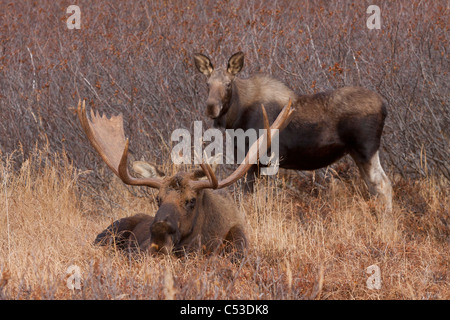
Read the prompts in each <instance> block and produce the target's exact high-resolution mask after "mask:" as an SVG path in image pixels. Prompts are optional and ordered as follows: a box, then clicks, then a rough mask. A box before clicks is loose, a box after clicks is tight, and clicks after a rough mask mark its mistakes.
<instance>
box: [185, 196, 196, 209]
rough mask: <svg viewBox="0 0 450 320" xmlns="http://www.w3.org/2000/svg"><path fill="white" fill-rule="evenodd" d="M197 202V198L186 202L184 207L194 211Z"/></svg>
mask: <svg viewBox="0 0 450 320" xmlns="http://www.w3.org/2000/svg"><path fill="white" fill-rule="evenodd" d="M195 201H196V199H195V198H192V199H188V200H186V201H185V202H184V205H185V206H186V207H187V208H189V209H193V208H194V206H195Z"/></svg>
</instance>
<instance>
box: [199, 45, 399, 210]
mask: <svg viewBox="0 0 450 320" xmlns="http://www.w3.org/2000/svg"><path fill="white" fill-rule="evenodd" d="M194 62H195V66H196V68H197V69H198V71H200V72H201V73H202V74H204V75H205V76H206V77H207V83H208V87H209V93H208V98H207V100H206V115H207V116H208V117H210V118H211V119H213V120H214V124H213V126H214V127H216V128H224V129H238V128H241V129H243V130H247V129H250V128H253V129H258V128H262V125H263V118H262V113H261V112H260V110H259V105H261V104H264V106H265V108H266V110H267V113H268V117H269V120H272V119H274V118H275V117H276V116H277V115H278V113H279V112H280V110H281V109H282V108H283V106H284V105H286V103H287V102H288V101H289V100H292V103H293V106H294V109H295V113H294V114H293V117H292V120H291V121H290V122H289V124H288V125H287V127H286V128H285V129H284V130H283V131H281V132H280V136H279V139H280V140H279V141H280V143H279V158H280V163H279V165H280V167H281V168H285V169H294V170H315V169H319V168H322V167H325V166H328V165H330V164H332V163H334V162H335V161H337V160H338V159H340V158H342V157H343V156H344V155H346V154H350V156H351V157H352V158H353V160H354V161H355V163H356V165H357V166H358V168H359V171H360V174H361V176H362V178H363V179H364V181H365V183H366V184H367V186H368V189H369V192H370V193H371V194H373V195H376V196H380V198H382V200H383V202H384V204H385V208H386V209H387V210H388V211H390V210H392V187H391V183H390V181H389V179H388V177H387V176H386V174H385V172H384V170H383V168H382V167H381V164H380V159H379V147H380V138H381V134H382V131H383V127H384V120H385V118H386V116H387V110H386V104H385V103H384V102H383V99H382V98H381V97H380V96H379V95H378V94H376V93H374V92H372V91H370V90H368V89H365V88H360V87H343V88H340V89H337V90H333V91H326V92H320V93H317V94H311V95H297V94H296V93H295V92H294V91H292V90H291V89H290V88H288V87H287V86H286V85H284V84H283V83H282V82H280V81H278V80H276V79H274V78H272V77H270V76H267V75H262V74H258V75H255V76H252V77H250V78H248V79H241V78H239V77H237V76H236V75H237V74H238V73H239V72H240V71H241V69H242V67H243V65H244V54H243V53H242V52H237V53H235V54H233V55H232V56H231V57H230V58H229V60H228V64H227V66H226V67H225V68H224V67H220V68H217V69H215V68H214V66H213V64H212V63H211V60H210V59H209V58H208V57H207V56H205V55H203V54H200V53H197V54H194ZM255 174H256V175H257V176H258V175H259V166H257V165H254V166H253V168H251V169H250V170H249V172H248V175H249V177H248V181H249V185H250V189H252V185H253V182H254V175H255Z"/></svg>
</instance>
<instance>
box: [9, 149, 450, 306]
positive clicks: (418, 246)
mask: <svg viewBox="0 0 450 320" xmlns="http://www.w3.org/2000/svg"><path fill="white" fill-rule="evenodd" d="M54 158H55V159H56V160H55V161H54V162H53V163H49V162H48V161H47V160H45V159H47V157H46V155H45V152H42V151H41V152H35V153H34V156H33V157H31V158H30V159H29V160H28V161H25V162H24V163H23V164H22V167H21V169H20V170H19V171H17V172H15V171H13V170H12V169H11V167H12V163H11V161H10V160H8V159H6V160H4V161H2V163H1V168H0V172H1V182H2V184H1V191H2V192H1V196H0V257H1V260H0V299H173V298H174V299H308V298H311V295H313V296H314V297H315V298H320V299H449V298H450V287H449V281H450V280H449V279H450V277H449V270H450V268H449V263H450V260H449V251H448V246H449V241H450V240H449V239H450V238H449V236H450V234H449V228H448V223H449V221H450V220H449V211H448V208H449V197H448V189H446V188H445V185H444V187H443V186H442V185H440V184H439V183H438V182H439V181H436V179H435V178H427V179H423V180H421V181H404V180H401V179H399V180H398V181H397V182H395V184H394V190H395V207H394V211H393V213H392V214H383V213H382V212H377V209H376V202H374V201H372V200H368V199H365V198H366V190H365V187H364V186H363V184H362V183H361V182H360V181H359V179H357V178H356V176H355V175H354V174H353V173H350V174H349V175H348V176H349V178H347V179H344V178H342V176H345V174H344V175H341V178H339V177H338V176H336V175H331V174H330V175H328V179H327V181H318V182H319V183H320V184H321V185H323V186H325V188H324V189H320V188H319V189H317V185H318V184H317V183H316V184H315V185H313V184H311V181H310V180H309V179H305V178H303V179H300V178H299V177H298V176H295V177H292V176H288V175H287V174H284V175H281V176H280V179H278V180H273V179H269V180H261V181H259V184H258V186H257V190H256V192H255V193H254V194H253V195H250V196H248V197H245V200H243V199H244V197H243V195H242V193H241V192H240V191H236V190H235V192H234V196H235V200H236V201H237V203H238V204H239V206H240V209H241V210H244V211H245V213H246V215H247V219H248V223H249V230H248V233H249V238H250V248H249V255H248V257H247V258H246V260H245V261H244V263H242V264H241V265H233V264H232V263H231V262H230V261H229V259H227V258H226V257H220V256H210V257H205V256H193V257H189V258H183V259H176V258H174V257H165V256H161V257H149V256H142V257H134V258H132V257H129V256H126V255H124V254H121V253H119V252H115V251H114V250H105V249H104V248H99V247H95V246H93V245H92V241H93V239H94V237H95V235H96V234H97V233H98V232H100V231H102V230H103V229H104V228H105V227H106V226H107V225H108V224H109V223H110V222H111V221H112V220H113V219H116V218H119V217H124V216H127V215H131V214H134V213H137V212H154V211H155V204H154V200H153V197H152V195H153V191H150V192H148V197H144V196H143V195H144V193H140V192H137V191H136V190H135V189H128V188H125V187H123V186H122V185H121V184H120V183H117V181H116V180H115V179H113V180H112V181H111V182H110V183H109V184H108V185H107V186H106V187H105V189H103V190H96V191H95V192H92V190H90V191H89V192H91V193H89V192H88V190H87V189H83V188H84V187H83V184H82V183H80V181H81V180H82V179H83V177H85V176H87V177H89V176H90V175H91V173H89V172H80V171H78V170H77V169H75V168H74V167H73V166H72V165H71V164H70V162H69V161H68V160H67V158H66V156H64V155H56V156H55V157H54ZM89 179H91V177H89ZM316 182H317V179H316ZM130 191H131V192H133V194H132V193H131V192H130ZM374 264H375V265H377V266H379V267H380V270H381V280H382V287H381V289H380V290H373V289H372V290H371V289H368V288H367V285H366V281H367V279H368V277H369V275H368V274H366V269H367V267H369V266H371V265H374ZM71 265H77V266H79V268H80V271H81V278H82V281H81V289H80V290H73V291H72V290H69V289H68V287H67V283H66V281H67V279H68V278H69V276H70V274H67V269H68V267H69V266H71ZM320 270H323V287H322V290H321V291H320V292H319V293H318V294H317V295H316V294H315V293H317V292H314V291H315V288H314V287H315V286H317V285H318V279H320V276H319V273H320Z"/></svg>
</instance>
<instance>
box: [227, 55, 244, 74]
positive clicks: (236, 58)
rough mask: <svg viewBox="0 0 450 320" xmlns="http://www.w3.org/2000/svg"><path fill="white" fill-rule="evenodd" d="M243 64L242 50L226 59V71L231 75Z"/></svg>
mask: <svg viewBox="0 0 450 320" xmlns="http://www.w3.org/2000/svg"><path fill="white" fill-rule="evenodd" d="M243 66H244V53H243V52H242V51H239V52H236V53H235V54H233V55H232V56H231V57H230V59H229V60H228V65H227V71H228V72H229V73H231V74H232V75H233V76H234V75H236V74H237V73H238V72H239V71H241V69H242V67H243Z"/></svg>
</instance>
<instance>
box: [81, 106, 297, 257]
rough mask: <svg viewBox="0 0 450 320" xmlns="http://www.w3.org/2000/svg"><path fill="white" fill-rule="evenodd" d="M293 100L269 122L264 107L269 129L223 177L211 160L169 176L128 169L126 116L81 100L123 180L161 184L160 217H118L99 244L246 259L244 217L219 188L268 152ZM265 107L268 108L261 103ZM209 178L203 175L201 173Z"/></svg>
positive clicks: (91, 135) (93, 136)
mask: <svg viewBox="0 0 450 320" xmlns="http://www.w3.org/2000/svg"><path fill="white" fill-rule="evenodd" d="M290 106H291V105H290V104H288V105H287V106H286V107H285V108H284V109H283V111H282V112H281V113H280V114H279V116H278V117H277V119H276V120H275V121H274V122H273V124H272V126H270V127H269V122H268V120H267V115H266V112H265V110H263V113H264V114H265V115H266V116H265V124H266V126H265V128H266V131H265V132H266V133H265V134H264V135H262V136H261V137H259V139H258V140H257V141H255V143H254V144H253V145H252V147H251V148H250V150H249V151H248V153H247V156H246V158H245V160H244V161H243V162H242V164H241V165H240V166H239V167H237V169H236V170H235V171H234V172H233V173H232V174H230V175H229V176H228V177H227V178H225V179H223V180H220V181H219V180H218V179H217V177H216V176H215V174H214V171H213V170H212V168H211V166H210V165H209V164H208V163H202V164H201V165H200V167H201V169H198V170H194V171H192V172H178V173H176V174H175V175H173V176H170V177H164V176H163V174H162V173H161V172H159V171H158V170H156V167H154V166H153V165H151V164H149V163H146V162H142V161H136V162H134V163H133V169H134V171H136V172H137V173H139V174H140V175H141V176H142V177H141V178H136V177H133V176H131V175H130V173H129V171H128V144H129V141H128V139H125V134H124V128H123V116H122V114H120V115H118V116H112V117H110V118H108V117H106V116H105V115H103V116H100V114H99V113H98V112H93V111H92V110H91V119H89V118H88V116H87V113H86V107H85V102H84V101H83V104H82V106H81V101H80V102H79V103H78V108H77V114H78V118H79V120H80V122H81V125H82V127H83V130H84V132H85V134H86V136H87V138H88V140H89V141H90V142H91V144H92V146H93V147H94V148H95V150H96V151H97V152H98V153H99V155H100V156H101V158H102V159H103V161H104V162H105V163H106V164H107V165H108V166H109V168H110V169H111V170H112V171H113V172H114V173H115V174H116V175H117V176H118V177H119V178H120V179H121V180H122V182H123V183H125V184H128V185H134V186H147V187H150V188H156V189H159V193H158V195H157V196H156V201H157V204H158V206H159V209H158V210H157V212H156V214H155V216H150V215H147V214H138V215H135V216H131V217H126V218H122V219H120V220H117V221H115V222H113V223H112V224H111V225H110V226H109V227H107V228H106V229H105V230H104V231H103V232H101V233H100V234H99V235H98V236H97V238H96V240H95V243H96V244H100V245H107V244H110V243H111V244H114V245H115V246H116V247H118V248H120V249H128V250H129V249H132V250H133V251H134V250H137V251H144V252H149V253H156V252H162V253H166V254H168V253H172V252H173V253H174V254H176V255H183V254H186V253H189V252H192V251H199V250H200V251H205V252H214V251H216V250H218V249H221V248H222V249H226V250H228V251H229V250H230V249H234V251H235V254H234V256H233V259H241V258H242V257H243V255H244V254H245V251H246V248H247V238H246V235H245V217H244V214H243V213H242V212H240V211H239V210H238V209H237V207H236V205H235V204H234V202H233V201H232V200H231V199H230V198H229V197H228V196H227V195H226V194H225V192H223V190H219V189H222V188H225V187H227V186H229V185H231V184H233V183H234V182H236V181H237V180H239V179H240V178H242V177H243V176H244V175H245V174H246V172H247V171H248V170H249V169H250V167H251V165H252V163H255V162H256V161H257V160H258V159H259V156H260V155H262V154H264V153H265V152H266V151H267V148H268V147H270V143H271V141H272V136H273V135H274V134H276V130H273V129H279V128H281V127H283V126H284V124H285V122H286V121H288V119H289V118H290V116H291V114H292V110H291V109H290ZM262 108H263V109H264V107H263V106H262ZM202 177H206V178H207V179H203V180H201V179H200V178H202Z"/></svg>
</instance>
